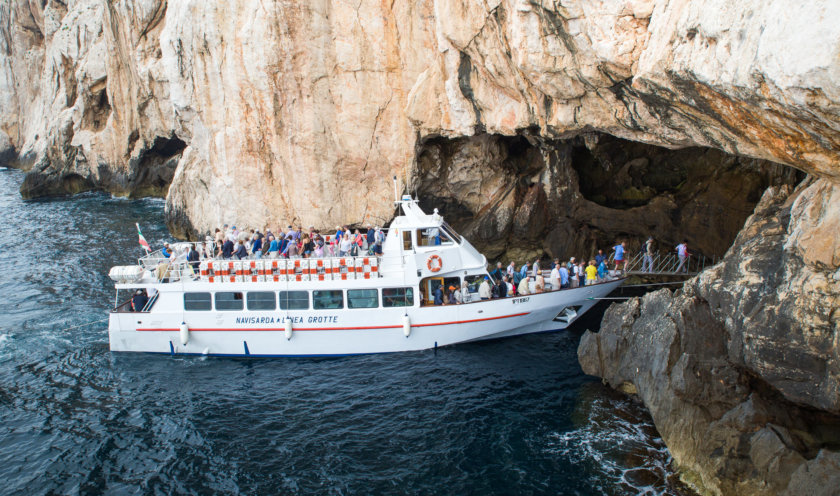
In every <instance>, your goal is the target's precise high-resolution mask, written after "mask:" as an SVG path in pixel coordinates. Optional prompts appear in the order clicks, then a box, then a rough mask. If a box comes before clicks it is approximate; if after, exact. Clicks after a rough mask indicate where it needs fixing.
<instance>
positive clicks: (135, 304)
mask: <svg viewBox="0 0 840 496" xmlns="http://www.w3.org/2000/svg"><path fill="white" fill-rule="evenodd" d="M148 302H149V297H148V296H146V292H145V291H143V290H142V289H138V290H137V291H136V292H135V293H134V296H132V297H131V311H132V312H141V311H143V308H145V307H146V303H148Z"/></svg>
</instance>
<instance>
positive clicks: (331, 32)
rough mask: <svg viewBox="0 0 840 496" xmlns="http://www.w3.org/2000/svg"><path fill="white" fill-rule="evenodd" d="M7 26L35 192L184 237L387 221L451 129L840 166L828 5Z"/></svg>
mask: <svg viewBox="0 0 840 496" xmlns="http://www.w3.org/2000/svg"><path fill="white" fill-rule="evenodd" d="M0 14H2V15H0V33H2V36H0V147H2V153H0V156H3V157H5V160H6V161H7V162H10V163H13V164H16V165H19V166H22V167H27V168H29V167H31V168H32V173H31V174H30V178H29V179H28V180H27V182H26V184H25V185H24V187H23V190H22V192H23V193H24V194H25V195H28V196H37V195H44V194H54V193H59V192H65V191H69V192H75V191H79V190H82V189H86V188H101V189H106V190H109V191H114V192H117V193H119V194H133V195H143V194H161V195H162V194H166V195H167V209H168V212H169V216H170V217H169V218H170V222H171V224H172V227H173V228H175V229H176V230H177V231H179V232H191V231H192V230H193V229H195V230H200V231H203V230H206V229H208V228H210V227H212V226H215V225H217V224H219V223H220V222H225V221H233V220H235V221H236V222H239V223H241V224H247V225H262V224H264V223H265V222H272V223H274V222H276V221H282V222H286V221H289V220H297V221H299V222H301V223H305V224H315V225H318V226H332V225H334V224H336V223H337V222H339V221H340V222H346V221H354V222H363V221H366V220H376V221H382V220H385V219H387V218H389V217H390V216H391V215H392V204H391V203H390V200H391V196H392V193H391V191H392V187H391V182H390V179H391V177H392V176H393V175H394V174H397V175H398V176H399V178H400V181H401V183H408V184H407V186H406V188H407V189H409V190H413V189H415V188H414V187H415V186H416V184H417V183H418V182H420V181H422V180H423V179H424V178H423V177H421V176H420V175H418V172H419V171H418V168H417V157H416V152H417V149H418V145H422V143H423V142H424V140H426V139H429V138H434V137H436V136H443V137H448V138H458V137H463V136H472V135H476V134H483V133H488V134H496V135H505V136H511V135H516V134H521V133H523V132H525V131H527V132H528V133H530V134H532V135H536V136H539V137H542V138H548V139H558V138H566V137H569V136H572V135H574V134H576V133H579V132H581V131H588V130H598V131H601V132H605V133H608V134H612V135H614V136H618V137H622V138H625V139H630V140H634V141H641V142H645V143H651V144H657V145H662V146H666V147H685V146H694V145H700V146H708V147H713V148H719V149H721V150H724V151H726V152H729V153H733V154H738V155H746V156H751V157H755V158H760V159H766V160H770V161H773V162H779V163H783V164H788V165H793V166H796V167H799V168H801V169H803V170H806V171H809V172H813V173H817V174H819V175H821V176H824V177H832V178H837V177H838V175H840V173H838V171H837V168H836V166H835V162H836V159H837V150H838V144H840V135H838V126H837V125H836V124H837V120H838V119H837V117H838V112H840V110H839V109H838V106H837V102H838V101H840V78H838V77H837V76H838V70H839V69H838V63H837V61H836V54H837V53H838V50H840V26H838V24H837V23H836V22H835V19H836V18H837V17H838V14H840V5H838V4H837V3H836V2H831V1H828V0H820V1H815V2H808V3H807V4H805V5H799V6H796V8H788V4H787V3H786V2H756V1H753V0H740V1H737V2H732V1H728V0H711V1H709V2H703V3H698V2H689V1H688V0H622V1H620V0H599V1H595V2H592V1H589V0H586V1H583V0H570V1H564V2H548V3H546V2H533V1H525V0H519V1H513V0H506V1H502V0H481V1H478V0H473V1H460V0H434V1H420V2H416V1H413V0H412V1H399V0H398V1H395V2H390V3H387V2H386V3H382V2H374V1H369V0H360V1H358V2H344V1H338V0H336V1H330V0H316V1H313V2H292V1H280V0H277V1H268V2H266V1H256V0H251V1H247V0H241V1H237V2H232V3H231V2H216V1H206V0H181V1H177V2H167V1H165V0H122V1H116V2H103V1H100V0H79V1H75V2H62V1H57V0H42V1H36V0H16V1H5V2H3V3H2V4H0ZM170 183H171V186H169V184H170ZM337 198H341V201H340V202H336V201H335V200H336V199H337ZM486 206H487V205H482V207H486ZM522 215H523V216H527V212H524V213H523V214H522Z"/></svg>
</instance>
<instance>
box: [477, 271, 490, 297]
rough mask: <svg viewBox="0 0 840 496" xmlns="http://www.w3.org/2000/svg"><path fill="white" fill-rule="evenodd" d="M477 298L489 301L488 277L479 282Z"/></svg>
mask: <svg viewBox="0 0 840 496" xmlns="http://www.w3.org/2000/svg"><path fill="white" fill-rule="evenodd" d="M478 296H479V297H480V298H481V299H482V300H489V299H490V276H484V280H483V281H481V285H480V286H479V287H478Z"/></svg>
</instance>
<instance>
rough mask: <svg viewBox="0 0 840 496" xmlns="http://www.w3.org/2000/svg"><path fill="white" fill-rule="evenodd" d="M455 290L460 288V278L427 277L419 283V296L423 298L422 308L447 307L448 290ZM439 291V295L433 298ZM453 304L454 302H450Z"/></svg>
mask: <svg viewBox="0 0 840 496" xmlns="http://www.w3.org/2000/svg"><path fill="white" fill-rule="evenodd" d="M450 287H452V288H455V289H456V290H457V289H459V288H460V287H461V278H460V277H427V278H425V279H423V280H421V281H420V295H421V296H422V298H423V306H430V305H447V304H449V301H448V300H449V299H448V298H447V296H446V295H447V294H448V293H449V292H450V290H449V288H450ZM438 288H440V289H441V293H440V294H438V295H437V297H436V296H435V292H436V291H437V290H438ZM452 303H453V304H454V303H455V302H452Z"/></svg>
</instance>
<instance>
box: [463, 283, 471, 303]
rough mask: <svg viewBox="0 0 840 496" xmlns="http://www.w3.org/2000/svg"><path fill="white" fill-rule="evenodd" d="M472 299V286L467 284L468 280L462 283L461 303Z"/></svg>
mask: <svg viewBox="0 0 840 496" xmlns="http://www.w3.org/2000/svg"><path fill="white" fill-rule="evenodd" d="M469 301H470V288H469V286H468V285H467V281H464V282H462V283H461V303H467V302H469Z"/></svg>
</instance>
